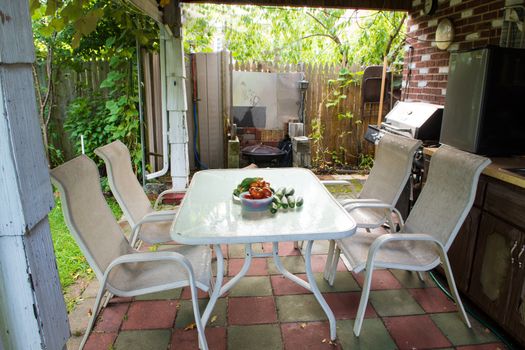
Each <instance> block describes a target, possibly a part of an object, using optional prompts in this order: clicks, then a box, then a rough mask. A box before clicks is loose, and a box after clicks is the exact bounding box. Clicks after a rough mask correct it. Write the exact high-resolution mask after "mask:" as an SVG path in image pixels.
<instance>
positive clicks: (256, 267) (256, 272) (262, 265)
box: [228, 258, 268, 276]
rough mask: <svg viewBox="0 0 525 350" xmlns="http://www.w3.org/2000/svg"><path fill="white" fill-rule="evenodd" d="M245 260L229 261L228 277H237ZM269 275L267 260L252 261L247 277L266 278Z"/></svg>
mask: <svg viewBox="0 0 525 350" xmlns="http://www.w3.org/2000/svg"><path fill="white" fill-rule="evenodd" d="M243 264H244V259H228V276H235V275H236V274H238V273H239V271H241V268H242V265H243ZM266 275H268V265H267V263H266V258H255V259H252V263H251V265H250V269H249V270H248V273H246V276H266Z"/></svg>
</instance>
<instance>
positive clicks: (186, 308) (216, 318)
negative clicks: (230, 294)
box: [175, 298, 227, 328]
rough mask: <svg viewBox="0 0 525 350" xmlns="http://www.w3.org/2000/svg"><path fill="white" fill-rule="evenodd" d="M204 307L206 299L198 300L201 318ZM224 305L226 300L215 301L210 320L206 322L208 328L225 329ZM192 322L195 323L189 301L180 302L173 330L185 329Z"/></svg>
mask: <svg viewBox="0 0 525 350" xmlns="http://www.w3.org/2000/svg"><path fill="white" fill-rule="evenodd" d="M206 305H208V299H199V310H200V312H201V316H202V313H203V312H204V309H205V308H206ZM226 305H227V302H226V299H224V298H221V299H219V300H217V303H215V307H214V308H213V310H212V312H211V316H210V319H209V320H208V327H209V326H212V327H226ZM212 321H213V322H212ZM193 322H195V318H194V317H193V307H192V306H191V300H182V301H181V302H180V308H179V309H178V310H177V316H176V318H175V328H185V327H187V326H188V325H189V324H191V323H193Z"/></svg>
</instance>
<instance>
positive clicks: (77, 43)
mask: <svg viewBox="0 0 525 350" xmlns="http://www.w3.org/2000/svg"><path fill="white" fill-rule="evenodd" d="M81 37H82V35H81V34H80V33H79V32H76V33H75V34H73V39H71V47H72V48H74V49H76V48H78V47H79V46H80V38H81Z"/></svg>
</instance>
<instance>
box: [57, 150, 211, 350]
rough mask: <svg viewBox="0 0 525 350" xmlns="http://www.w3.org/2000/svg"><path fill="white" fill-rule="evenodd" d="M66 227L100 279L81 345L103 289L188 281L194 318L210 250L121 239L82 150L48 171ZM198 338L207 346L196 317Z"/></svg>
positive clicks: (158, 287) (165, 286)
mask: <svg viewBox="0 0 525 350" xmlns="http://www.w3.org/2000/svg"><path fill="white" fill-rule="evenodd" d="M51 179H52V181H53V183H54V184H55V185H56V186H57V187H58V189H59V191H60V196H61V199H62V209H63V213H64V218H65V221H66V224H67V226H68V227H69V230H70V232H71V234H72V235H73V237H74V238H75V240H76V242H77V243H78V245H79V246H80V248H81V249H82V252H83V253H84V255H85V256H86V259H87V261H88V262H89V264H90V266H91V267H92V269H93V271H95V274H96V276H97V279H98V280H99V281H100V289H99V291H98V294H97V298H96V301H95V305H94V307H93V314H92V316H91V318H90V320H89V323H88V327H87V329H86V334H85V335H84V338H83V340H82V343H81V346H80V348H81V349H82V348H83V346H84V344H85V342H86V340H87V337H88V336H89V332H90V331H91V329H92V327H93V324H94V321H95V319H96V317H97V314H98V312H99V308H100V305H101V301H102V298H103V296H104V294H105V292H106V291H109V292H110V293H112V294H114V295H118V296H123V297H129V296H136V295H142V294H147V293H154V292H158V291H163V290H169V289H175V288H181V287H185V286H189V287H190V290H191V296H192V305H193V312H194V316H195V320H200V319H201V318H200V312H199V307H198V304H197V291H196V287H198V288H199V289H201V290H203V291H208V290H209V289H210V283H211V251H210V248H209V247H207V246H189V245H187V246H178V247H176V248H173V249H169V250H163V251H158V252H138V251H136V250H135V249H133V248H132V247H131V245H130V244H129V242H128V241H127V240H126V238H125V236H124V233H123V232H122V230H121V228H120V226H119V225H118V223H117V221H116V220H115V218H114V217H113V214H112V212H111V209H110V208H109V206H108V205H107V203H106V201H105V199H104V195H103V194H102V190H101V188H100V179H99V175H98V169H97V166H96V165H95V163H94V162H93V161H92V160H91V159H89V158H88V157H87V156H85V155H82V156H80V157H77V158H75V159H73V160H71V161H69V162H67V163H64V164H63V165H61V166H59V167H57V168H55V169H53V170H51ZM196 325H197V331H198V334H199V341H200V344H201V346H202V348H203V349H207V344H206V339H205V336H204V327H203V325H202V324H201V322H197V321H196Z"/></svg>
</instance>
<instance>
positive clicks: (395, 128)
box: [381, 101, 443, 141]
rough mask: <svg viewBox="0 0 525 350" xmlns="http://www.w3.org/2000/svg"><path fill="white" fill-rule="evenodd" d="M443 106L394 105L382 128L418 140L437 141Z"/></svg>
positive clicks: (398, 103)
mask: <svg viewBox="0 0 525 350" xmlns="http://www.w3.org/2000/svg"><path fill="white" fill-rule="evenodd" d="M442 116H443V106H440V105H435V104H431V103H426V102H402V101H399V102H397V103H396V105H395V106H394V108H392V110H391V111H390V112H389V113H388V114H387V115H386V117H385V121H384V122H383V123H381V126H382V128H384V129H386V130H389V131H392V132H396V133H400V134H403V135H405V136H409V137H413V138H416V139H419V140H432V141H434V140H435V141H437V140H439V134H440V131H441V119H442Z"/></svg>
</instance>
